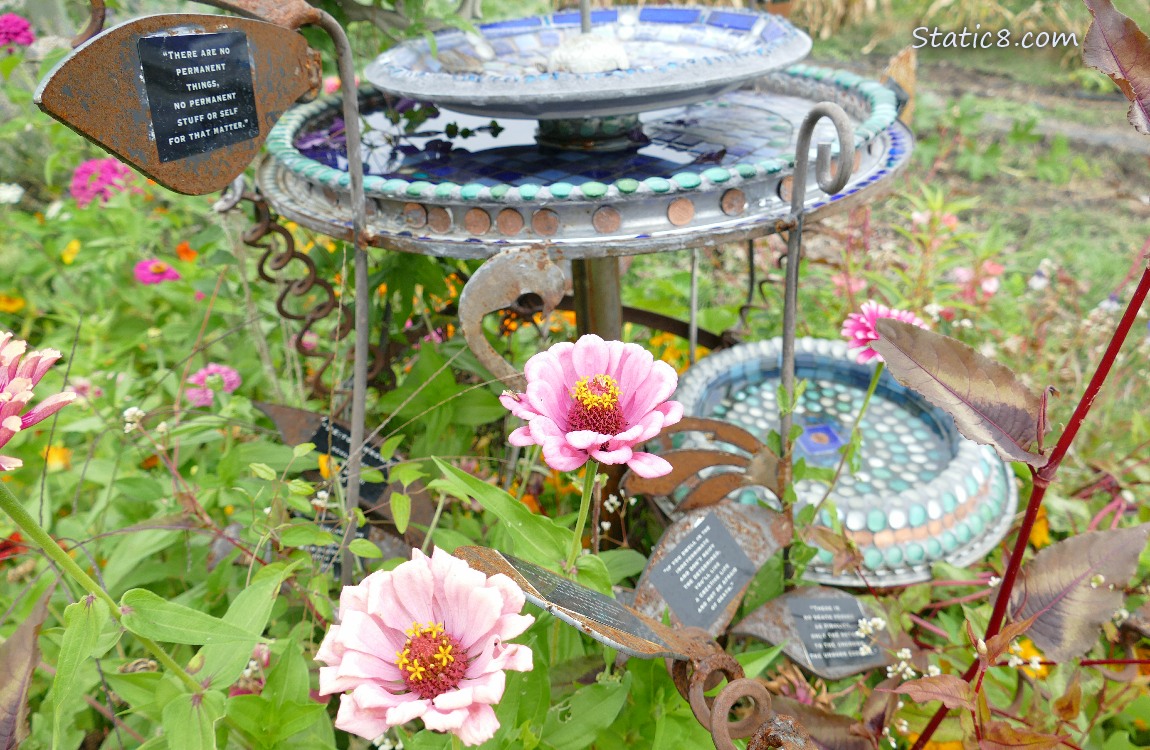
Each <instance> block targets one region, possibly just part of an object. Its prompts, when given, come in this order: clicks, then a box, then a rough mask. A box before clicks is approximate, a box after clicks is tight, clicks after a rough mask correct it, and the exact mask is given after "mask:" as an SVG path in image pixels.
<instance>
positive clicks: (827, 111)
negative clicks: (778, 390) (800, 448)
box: [778, 102, 855, 488]
mask: <svg viewBox="0 0 1150 750" xmlns="http://www.w3.org/2000/svg"><path fill="white" fill-rule="evenodd" d="M823 117H826V118H829V119H830V121H831V122H832V123H834V126H835V131H836V134H837V135H838V140H839V154H838V159H837V161H836V163H835V165H834V167H835V168H834V170H833V171H832V169H831V146H830V144H829V143H825V142H824V143H820V144H819V145H818V155H817V157H816V160H815V179H816V180H817V181H818V186H819V189H820V190H822V191H823V192H825V193H826V194H827V195H834V194H835V193H837V192H838V191H840V190H842V189H843V188H844V187H846V184H847V180H848V179H850V175H851V170H852V168H853V167H854V142H855V140H854V128H853V127H851V123H850V119H849V118H847V113H846V112H844V111H843V109H842V107H840V106H839V105H837V104H833V103H831V102H822V103H820V104H816V105H815V106H814V107H812V108H811V111H810V112H809V113H808V114H807V116H806V119H804V120H803V124H802V126H800V127H799V138H798V144H797V145H796V146H795V170H794V173H793V176H792V185H791V215H790V220H791V222H792V225H793V226H792V227H791V229H790V231H789V232H788V233H787V275H786V288H785V290H784V296H783V363H782V377H781V380H782V385H783V389H784V391H785V392H786V394H787V401H786V404H785V405H784V404H779V412H780V414H779V436H780V439H781V441H782V448H783V451H782V457H783V460H782V461H780V462H779V483H778V484H779V487H784V488H785V487H786V486H787V485H789V484H790V482H791V439H790V433H791V413H790V405H791V402H793V401H794V397H795V326H796V318H797V310H798V288H799V261H800V259H801V257H802V250H803V214H804V208H805V206H804V203H805V202H806V194H807V171H808V169H807V168H808V163H809V160H810V150H811V138H812V136H813V135H814V130H815V125H817V124H818V121H819V120H820V119H822V118H823Z"/></svg>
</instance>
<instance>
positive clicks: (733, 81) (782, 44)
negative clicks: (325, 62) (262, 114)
mask: <svg viewBox="0 0 1150 750" xmlns="http://www.w3.org/2000/svg"><path fill="white" fill-rule="evenodd" d="M591 23H592V31H591V33H593V34H595V35H597V36H600V37H603V38H605V39H611V40H615V41H616V42H617V43H618V44H619V45H621V47H622V48H623V49H624V50H625V52H626V58H627V60H628V63H629V67H627V68H626V69H624V70H613V71H609V72H603V73H570V72H552V71H550V70H549V69H548V68H549V62H548V60H549V57H550V55H551V53H552V52H553V51H554V50H555V49H556V48H558V47H559V46H560V45H561V44H562V42H563V41H564V40H565V39H569V38H570V37H573V36H577V35H579V34H580V18H579V13H578V12H577V11H568V12H560V13H555V14H553V15H550V16H534V17H531V18H517V19H514V20H510V21H500V22H497V23H489V24H485V25H483V26H480V27H479V28H478V31H479V34H472V33H466V32H463V31H450V32H446V33H441V34H438V35H437V36H436V39H435V51H434V52H433V51H432V49H431V46H430V44H429V43H428V41H427V40H426V39H418V40H413V41H410V42H407V43H405V44H402V45H399V46H398V47H396V48H394V49H392V50H389V51H387V52H385V53H384V54H382V55H381V56H380V57H378V58H377V59H376V60H375V61H374V62H373V63H371V64H370V65H369V66H368V67H367V69H366V71H365V75H366V77H367V80H369V81H371V83H372V84H373V85H375V86H376V87H377V88H379V89H380V90H381V91H386V92H389V93H392V94H395V95H397V96H406V97H410V98H412V99H417V100H421V101H434V102H435V103H437V104H439V105H441V106H444V107H447V108H449V109H453V110H456V111H458V112H467V113H470V114H476V115H481V116H483V117H488V118H491V117H503V118H526V119H533V120H534V119H538V120H554V119H561V118H593V117H605V116H611V115H634V114H636V113H639V112H646V111H649V110H655V109H666V108H668V107H675V106H681V105H684V104H691V103H693V102H699V101H704V100H707V99H714V98H715V97H717V96H719V95H720V94H723V93H725V92H727V91H730V90H732V89H735V88H738V87H739V86H740V85H741V84H742V83H744V82H746V81H749V80H752V79H754V78H758V77H760V76H762V75H764V74H766V73H769V72H771V71H773V70H777V69H779V68H782V67H785V66H787V65H790V64H792V63H795V62H798V61H799V60H801V59H803V58H804V57H806V55H807V53H808V52H809V51H810V49H811V40H810V37H808V36H807V35H806V34H804V33H803V32H802V31H799V30H798V29H796V28H795V27H794V26H792V25H791V24H790V23H789V22H787V21H786V20H785V19H784V18H782V17H781V16H777V15H772V14H769V13H757V12H753V11H745V10H738V9H728V8H690V7H686V8H684V7H653V8H651V7H647V8H634V7H623V8H611V9H606V10H596V11H592V13H591Z"/></svg>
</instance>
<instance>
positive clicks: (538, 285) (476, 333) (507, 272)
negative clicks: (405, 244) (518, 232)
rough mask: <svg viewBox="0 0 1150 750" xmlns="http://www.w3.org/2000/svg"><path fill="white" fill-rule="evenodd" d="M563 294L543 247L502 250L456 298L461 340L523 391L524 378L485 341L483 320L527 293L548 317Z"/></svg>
mask: <svg viewBox="0 0 1150 750" xmlns="http://www.w3.org/2000/svg"><path fill="white" fill-rule="evenodd" d="M479 210H480V209H472V211H479ZM470 215H471V212H470V211H469V212H468V216H470ZM484 216H486V213H484ZM489 220H490V219H489ZM566 291H567V279H566V277H565V276H564V275H563V270H562V269H561V268H560V267H559V266H557V265H555V264H554V263H552V262H551V259H550V258H549V257H548V255H547V251H546V250H544V249H543V248H527V249H514V248H513V249H508V250H504V251H502V252H500V253H498V254H497V255H495V256H494V257H492V258H490V259H489V260H488V261H487V262H486V263H484V264H483V265H482V266H480V267H479V269H478V270H477V271H476V272H475V273H474V274H472V276H471V278H470V279H468V281H467V283H466V284H465V285H464V286H463V291H462V292H461V293H460V295H459V326H460V328H461V329H462V330H463V337H464V338H465V339H466V340H467V345H468V346H469V347H471V351H472V352H474V353H475V356H476V357H477V358H478V359H479V361H480V362H482V363H483V366H484V367H486V368H487V369H488V370H489V371H490V372H491V374H492V375H494V376H495V377H496V378H498V379H499V380H500V381H502V382H503V383H504V384H505V385H506V386H507V387H508V388H511V389H513V390H519V391H522V390H524V389H525V388H526V387H527V384H526V381H525V380H524V379H523V375H522V374H521V373H520V372H519V371H518V370H516V369H515V368H514V367H512V366H511V364H510V363H508V362H507V360H505V359H504V358H503V357H502V356H501V355H500V354H499V352H497V351H495V348H494V347H492V346H491V344H490V343H489V342H488V341H487V336H486V335H485V334H484V333H483V317H484V316H485V315H487V313H490V312H495V311H496V310H503V309H505V308H508V307H511V306H512V305H514V304H516V302H517V301H518V300H519V298H520V297H522V296H523V295H524V294H528V293H534V294H537V295H539V297H540V298H541V299H542V301H543V312H544V314H547V313H550V312H551V311H552V310H554V309H555V307H556V306H557V305H558V304H559V302H560V301H561V300H562V299H563V295H564V293H566Z"/></svg>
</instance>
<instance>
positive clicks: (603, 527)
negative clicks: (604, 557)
mask: <svg viewBox="0 0 1150 750" xmlns="http://www.w3.org/2000/svg"><path fill="white" fill-rule="evenodd" d="M599 530H600V531H602V532H603V533H604V534H606V533H607V532H608V531H610V530H611V522H610V521H600V522H599Z"/></svg>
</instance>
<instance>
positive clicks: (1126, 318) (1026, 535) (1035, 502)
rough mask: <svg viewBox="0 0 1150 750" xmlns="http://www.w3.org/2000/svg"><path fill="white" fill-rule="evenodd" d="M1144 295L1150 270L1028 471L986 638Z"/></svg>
mask: <svg viewBox="0 0 1150 750" xmlns="http://www.w3.org/2000/svg"><path fill="white" fill-rule="evenodd" d="M1147 292H1150V267H1147V268H1145V269H1143V271H1142V278H1141V279H1139V280H1138V288H1137V289H1135V290H1134V294H1133V295H1132V296H1131V297H1130V302H1129V304H1127V305H1126V311H1125V312H1124V313H1122V320H1120V321H1119V322H1118V327H1117V328H1115V329H1114V335H1113V336H1111V337H1110V343H1109V345H1107V347H1106V352H1105V353H1104V354H1103V355H1102V360H1101V361H1100V362H1099V363H1098V369H1096V370H1095V371H1094V377H1092V378H1091V379H1090V383H1089V384H1088V385H1087V386H1086V390H1085V392H1083V394H1082V398H1081V399H1079V401H1078V406H1077V407H1075V409H1074V414H1072V415H1071V417H1070V421H1069V422H1068V423H1067V424H1066V429H1065V430H1064V431H1063V433H1062V436H1061V437H1059V438H1058V442H1057V443H1056V444H1055V446H1054V450H1052V451H1051V452H1050V458H1049V459H1048V460H1047V462H1046V465H1045V466H1043V467H1042V468H1040V469H1038V470H1034V469H1031V473H1032V474H1033V476H1034V485H1033V488H1032V489H1031V492H1030V502H1028V503H1027V504H1026V515H1025V516H1024V517H1023V519H1022V526H1021V527H1020V528H1019V529H1018V538H1017V539H1016V540H1015V542H1014V552H1013V554H1011V556H1010V563H1009V564H1008V565H1007V567H1006V572H1005V573H1003V574H1002V585H1001V587H1000V588H999V593H998V599H997V600H995V602H994V611H993V612H991V614H990V623H989V624H988V625H987V628H986V638H987V639H989V638H993V637H994V636H996V635H998V631H999V630H1000V629H1001V628H1002V621H1003V620H1004V619H1005V618H1006V605H1007V604H1008V603H1009V602H1010V592H1011V591H1012V590H1013V589H1014V581H1015V580H1016V579H1017V578H1018V569H1019V568H1020V567H1021V566H1022V554H1023V552H1025V551H1026V544H1027V541H1028V540H1029V539H1030V532H1031V530H1032V529H1033V528H1034V521H1035V519H1036V518H1038V509H1039V507H1041V506H1042V499H1043V497H1045V495H1046V488H1047V487H1049V486H1050V483H1051V481H1053V480H1054V475H1055V474H1056V473H1057V472H1058V465H1059V464H1061V463H1062V459H1063V458H1064V457H1065V456H1066V452H1067V451H1068V450H1070V444H1071V443H1072V442H1074V438H1075V437H1076V436H1077V435H1078V430H1079V428H1080V427H1082V423H1083V422H1085V421H1086V415H1087V414H1088V413H1089V411H1090V407H1091V406H1092V405H1093V404H1094V399H1095V398H1097V396H1098V392H1099V391H1100V390H1102V384H1103V383H1104V382H1106V377H1107V376H1108V375H1109V374H1110V370H1111V368H1112V367H1113V366H1114V362H1115V360H1117V358H1118V352H1119V351H1120V350H1121V349H1122V344H1123V343H1124V342H1125V341H1126V336H1127V334H1129V333H1130V329H1131V328H1133V327H1134V320H1135V318H1137V317H1138V310H1139V309H1141V307H1142V303H1143V302H1145V301H1146V293H1147ZM977 671H978V662H975V663H973V664H971V665H970V667H968V668H967V670H966V672H965V673H963V675H962V679H964V680H966V681H967V682H969V681H970V678H972V677H973V676H974V675H975V673H976V672H977ZM946 712H947V708H946V706H943V707H941V708H939V709H938V711H936V712H935V714H934V716H932V717H931V719H930V721H929V722H928V723H927V725H926V726H925V727H924V728H923V730H922V734H920V735H919V737H918V740H917V741H916V742H915V743H914V747H912V748H911V750H923V748H924V747H926V743H927V742H929V741H930V738H931V737H933V736H934V733H935V730H937V729H938V727H939V725H940V724H942V720H943V718H944V717H945V716H946Z"/></svg>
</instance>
